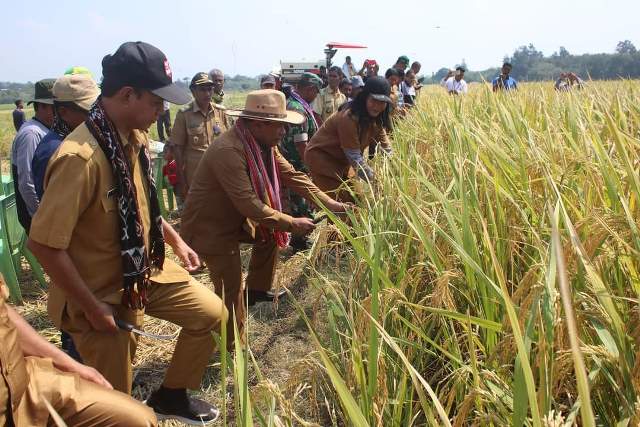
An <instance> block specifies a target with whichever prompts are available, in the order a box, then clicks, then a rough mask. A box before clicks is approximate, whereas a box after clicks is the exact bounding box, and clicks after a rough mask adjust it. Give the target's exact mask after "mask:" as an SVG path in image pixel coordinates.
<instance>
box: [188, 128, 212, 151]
mask: <svg viewBox="0 0 640 427" xmlns="http://www.w3.org/2000/svg"><path fill="white" fill-rule="evenodd" d="M187 135H189V145H190V146H191V147H193V148H202V147H207V146H208V145H209V142H208V141H207V133H206V129H205V124H204V123H200V124H198V125H195V126H191V127H188V128H187Z"/></svg>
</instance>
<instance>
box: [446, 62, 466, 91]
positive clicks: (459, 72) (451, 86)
mask: <svg viewBox="0 0 640 427" xmlns="http://www.w3.org/2000/svg"><path fill="white" fill-rule="evenodd" d="M464 72H465V69H464V68H463V67H458V68H456V71H455V73H454V74H453V76H451V77H449V78H447V79H446V80H445V81H444V82H443V84H442V85H443V86H444V87H445V88H446V89H447V92H449V94H450V95H460V94H464V93H467V90H468V89H467V82H465V81H464Z"/></svg>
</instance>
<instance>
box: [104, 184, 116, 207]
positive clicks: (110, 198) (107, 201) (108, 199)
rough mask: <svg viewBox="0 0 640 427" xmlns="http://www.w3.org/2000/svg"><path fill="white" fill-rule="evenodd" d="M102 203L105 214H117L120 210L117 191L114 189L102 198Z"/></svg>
mask: <svg viewBox="0 0 640 427" xmlns="http://www.w3.org/2000/svg"><path fill="white" fill-rule="evenodd" d="M101 202H102V208H103V209H104V211H105V212H115V211H116V210H117V209H118V207H117V195H116V189H115V188H113V189H111V190H109V191H107V192H106V194H104V195H103V196H102V200H101Z"/></svg>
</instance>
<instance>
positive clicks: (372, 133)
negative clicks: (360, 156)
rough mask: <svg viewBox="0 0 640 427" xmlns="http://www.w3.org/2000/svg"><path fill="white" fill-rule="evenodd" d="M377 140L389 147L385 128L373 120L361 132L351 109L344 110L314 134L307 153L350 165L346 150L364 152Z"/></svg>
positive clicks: (337, 163)
mask: <svg viewBox="0 0 640 427" xmlns="http://www.w3.org/2000/svg"><path fill="white" fill-rule="evenodd" d="M374 142H377V143H379V144H380V145H382V146H383V147H385V148H386V147H389V138H388V137H387V133H386V132H385V130H384V128H383V127H382V126H380V125H379V124H378V123H376V122H373V123H371V124H370V125H369V126H367V127H366V128H364V129H363V131H362V132H361V131H360V129H359V128H358V121H357V119H356V117H354V116H353V115H352V114H351V112H350V110H349V109H346V110H343V111H341V112H339V113H337V114H335V115H333V116H331V118H330V119H329V120H327V121H326V122H325V123H324V125H322V127H321V128H320V130H318V132H316V134H315V135H313V138H311V141H309V143H308V144H307V150H306V152H305V156H306V154H307V153H310V152H312V153H314V154H323V155H324V156H325V157H327V158H329V159H331V161H332V162H334V163H335V164H336V165H338V166H339V165H343V166H347V165H349V160H348V159H347V157H346V156H345V154H344V150H345V149H347V150H349V149H356V150H360V152H362V153H364V150H365V149H366V148H367V147H369V145H371V144H372V143H374Z"/></svg>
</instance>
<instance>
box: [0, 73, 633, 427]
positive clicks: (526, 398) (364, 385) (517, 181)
mask: <svg viewBox="0 0 640 427" xmlns="http://www.w3.org/2000/svg"><path fill="white" fill-rule="evenodd" d="M639 101H640V83H639V82H637V81H617V82H591V83H589V85H588V87H587V88H586V89H585V90H583V91H576V92H572V93H556V92H555V91H554V90H553V88H552V85H551V84H550V83H532V84H523V85H521V89H520V90H519V91H518V92H517V93H500V94H493V93H491V91H490V89H489V88H488V87H484V86H482V85H473V86H472V87H471V88H470V93H469V94H468V95H467V96H465V97H451V96H448V95H447V94H446V93H443V91H442V90H441V88H439V87H425V88H424V89H423V93H422V95H421V97H420V98H419V105H418V107H417V108H415V109H414V110H413V111H411V112H410V113H409V114H408V115H407V116H406V118H405V119H404V120H401V121H399V122H398V123H397V124H396V129H395V131H394V134H393V146H394V152H393V155H392V156H390V157H378V158H376V159H375V160H374V168H375V170H376V179H375V181H374V182H372V183H370V185H363V186H361V187H359V189H358V194H357V200H358V203H357V207H356V208H355V209H354V210H353V211H352V212H351V213H350V215H349V218H348V220H344V221H343V220H341V219H339V218H335V217H332V214H331V213H327V214H328V215H329V216H330V217H331V218H332V220H333V224H332V225H328V224H326V223H324V224H323V225H322V226H321V227H320V230H319V231H318V232H317V233H316V234H315V244H314V246H313V248H312V249H311V250H310V251H309V252H308V253H307V254H306V256H305V257H302V258H291V259H289V260H287V261H285V263H284V264H283V265H282V266H281V268H280V269H279V272H278V274H279V279H278V283H280V284H281V285H284V286H287V287H289V288H292V289H293V287H294V286H293V285H294V282H295V291H294V292H293V294H292V299H291V300H290V301H289V302H285V303H284V304H281V305H280V306H279V307H278V308H276V309H275V310H274V311H273V312H272V311H271V309H270V308H267V307H266V306H260V305H259V306H258V307H257V308H254V309H252V311H250V313H249V316H250V317H249V320H248V334H249V335H248V336H249V342H248V346H247V348H246V349H241V348H240V347H238V348H236V350H235V351H234V352H233V353H228V352H226V351H225V350H222V352H221V353H219V354H218V355H216V356H215V358H214V360H213V363H212V368H211V369H210V370H208V372H207V377H206V380H205V390H204V392H203V396H204V397H206V398H208V399H211V400H213V401H215V402H216V403H217V404H219V405H220V407H221V408H222V409H223V418H222V419H221V420H220V422H219V425H241V426H254V425H256V426H384V427H386V426H399V427H400V426H402V427H404V426H455V427H459V426H506V425H513V426H536V427H538V426H544V427H563V426H573V425H580V426H596V425H597V426H620V427H624V426H636V425H638V424H639V422H640V401H639V399H638V396H639V392H640V352H639V349H640V347H639V346H640V311H639V306H638V293H639V292H640V277H639V273H638V271H639V269H640V265H639V260H640V258H639V254H640V231H639V230H638V222H639V221H638V219H639V213H640V212H639V209H640V206H639V202H640V200H639V197H640V177H639V174H638V169H639V167H640V156H639V153H640V102H639ZM0 114H2V112H0ZM151 132H152V134H153V132H155V130H154V129H152V130H151ZM301 271H302V272H303V274H304V275H305V277H306V279H304V280H299V279H298V278H297V277H298V276H299V274H300V272H301ZM205 276H206V275H203V276H202V277H201V278H200V279H201V280H204V281H205V282H206V277H205ZM42 302H43V301H42V297H40V298H39V299H38V301H37V304H40V305H41V304H42ZM40 305H39V306H38V307H40ZM265 313H268V314H267V315H265ZM43 315H44V314H43ZM38 319H39V317H38V318H35V319H30V321H32V322H33V323H36V324H37V323H38V322H39V321H40V322H42V320H38ZM285 319H286V321H287V322H286V325H287V326H286V328H285V329H276V327H275V326H273V325H275V324H277V323H278V322H280V325H281V326H280V328H282V324H283V323H282V322H283V321H284V320H285ZM43 323H44V324H47V322H46V321H45V322H43ZM146 327H147V328H149V329H150V330H154V328H160V329H159V330H162V331H164V330H165V329H163V328H166V326H165V325H163V324H160V325H159V324H157V323H153V321H150V322H149V323H148V324H147V326H146ZM41 328H42V326H41ZM48 331H49V333H50V334H55V331H51V330H50V329H48ZM283 331H286V332H283ZM225 335H226V333H223V334H222V337H217V339H219V340H222V341H224V336H225ZM265 337H268V338H265ZM279 338H281V340H280V339H279ZM51 339H52V340H55V338H51ZM224 347H225V346H224V345H222V346H221V348H223V349H224ZM140 350H142V351H141V354H140V360H138V361H137V364H138V365H137V366H138V368H137V370H138V371H140V372H141V378H144V379H145V382H147V383H148V384H147V386H148V385H149V384H151V385H153V384H155V383H157V382H158V381H160V380H161V372H162V370H163V369H164V366H166V363H167V360H168V355H169V354H170V352H171V349H170V348H168V349H164V348H163V349H157V348H153V347H151V346H146V345H144V346H143V347H142V348H141V349H140ZM267 355H270V356H268V357H267ZM145 369H146V370H145ZM136 393H138V394H139V395H138V394H136ZM134 395H136V397H144V396H143V395H142V394H141V389H138V390H136V391H134ZM162 425H164V426H174V425H178V424H176V423H171V422H165V423H164V424H162Z"/></svg>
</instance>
